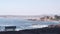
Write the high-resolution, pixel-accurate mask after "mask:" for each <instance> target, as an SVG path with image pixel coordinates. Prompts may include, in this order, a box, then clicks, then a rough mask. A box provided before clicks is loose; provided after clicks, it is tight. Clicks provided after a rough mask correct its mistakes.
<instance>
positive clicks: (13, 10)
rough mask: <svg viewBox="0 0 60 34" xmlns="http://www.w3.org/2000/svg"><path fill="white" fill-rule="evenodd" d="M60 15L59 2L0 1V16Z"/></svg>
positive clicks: (41, 0) (48, 0)
mask: <svg viewBox="0 0 60 34" xmlns="http://www.w3.org/2000/svg"><path fill="white" fill-rule="evenodd" d="M42 14H53V15H54V14H60V0H0V15H42Z"/></svg>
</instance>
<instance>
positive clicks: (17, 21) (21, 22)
mask: <svg viewBox="0 0 60 34" xmlns="http://www.w3.org/2000/svg"><path fill="white" fill-rule="evenodd" d="M56 24H60V23H59V22H50V21H45V22H43V21H29V20H26V19H21V18H0V26H3V27H4V26H16V27H17V30H23V29H33V28H32V27H30V26H33V25H56ZM3 27H2V28H0V29H4V28H3Z"/></svg>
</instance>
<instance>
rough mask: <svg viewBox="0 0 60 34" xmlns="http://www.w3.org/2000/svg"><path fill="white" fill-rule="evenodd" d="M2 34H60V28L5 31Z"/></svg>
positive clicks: (0, 33)
mask: <svg viewBox="0 0 60 34" xmlns="http://www.w3.org/2000/svg"><path fill="white" fill-rule="evenodd" d="M0 34H60V28H59V27H54V28H48V27H46V28H38V29H29V30H28V29H27V30H20V31H3V32H0Z"/></svg>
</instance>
